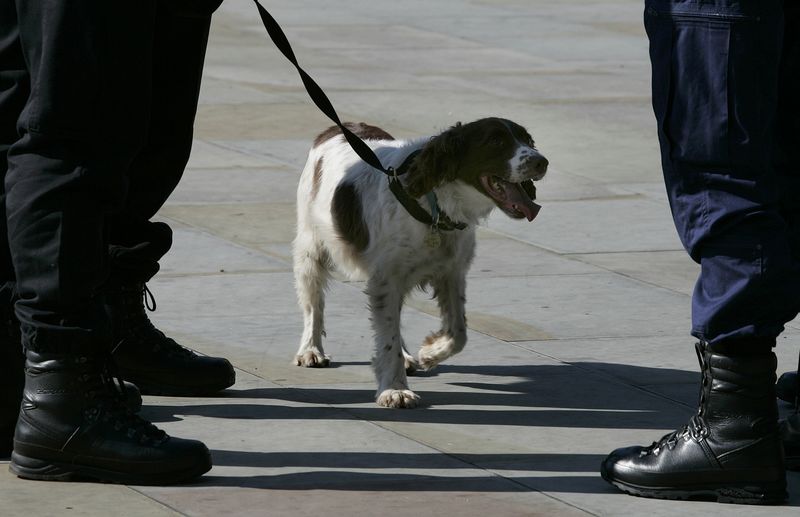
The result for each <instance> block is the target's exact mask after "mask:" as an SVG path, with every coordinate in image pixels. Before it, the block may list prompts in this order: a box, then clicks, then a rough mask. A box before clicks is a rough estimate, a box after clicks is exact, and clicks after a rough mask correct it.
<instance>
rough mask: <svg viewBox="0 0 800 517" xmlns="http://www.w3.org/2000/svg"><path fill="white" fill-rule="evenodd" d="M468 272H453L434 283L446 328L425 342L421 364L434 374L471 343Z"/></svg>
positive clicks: (421, 352)
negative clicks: (467, 307) (465, 312)
mask: <svg viewBox="0 0 800 517" xmlns="http://www.w3.org/2000/svg"><path fill="white" fill-rule="evenodd" d="M465 277H466V271H458V272H452V273H450V274H446V275H443V276H440V277H439V278H437V279H435V280H434V281H432V282H431V283H432V285H433V288H434V296H435V297H436V301H437V302H438V304H439V310H440V311H441V316H442V328H441V330H439V331H438V332H434V333H432V334H431V335H429V336H428V337H427V338H425V342H424V343H422V348H420V350H419V364H420V366H421V367H422V368H425V369H426V370H430V369H431V368H433V367H434V366H436V365H437V364H439V363H441V362H442V361H444V360H445V359H447V358H448V357H450V356H452V355H455V354H457V353H458V352H460V351H461V350H463V348H464V345H466V343H467V319H466V316H465V314H464V303H465V302H466V278H465Z"/></svg>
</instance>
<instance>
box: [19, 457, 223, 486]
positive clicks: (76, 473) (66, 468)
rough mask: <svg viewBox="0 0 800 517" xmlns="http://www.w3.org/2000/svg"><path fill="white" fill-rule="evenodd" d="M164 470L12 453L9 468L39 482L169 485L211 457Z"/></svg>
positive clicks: (200, 470)
mask: <svg viewBox="0 0 800 517" xmlns="http://www.w3.org/2000/svg"><path fill="white" fill-rule="evenodd" d="M167 467H168V465H165V466H164V468H163V469H161V470H159V471H157V472H153V473H150V474H139V473H131V472H120V471H115V470H108V469H102V468H99V467H93V466H87V465H76V464H69V463H61V462H56V461H48V460H38V459H36V458H29V457H26V456H22V455H20V454H17V453H16V452H12V453H11V463H10V464H9V466H8V470H9V471H11V473H13V474H15V475H17V476H19V477H21V478H24V479H34V480H38V481H85V480H93V481H100V482H104V483H118V484H123V485H172V484H176V483H183V482H186V481H191V480H193V479H196V478H198V477H200V476H202V475H203V474H205V473H206V472H208V471H209V470H211V457H210V456H209V457H208V458H207V459H206V462H204V463H202V464H198V465H193V466H192V467H188V468H185V469H181V470H172V471H169V470H167Z"/></svg>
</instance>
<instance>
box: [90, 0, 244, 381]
mask: <svg viewBox="0 0 800 517" xmlns="http://www.w3.org/2000/svg"><path fill="white" fill-rule="evenodd" d="M219 3H221V0H206V1H205V2H186V1H180V0H165V1H162V2H159V4H158V12H157V17H156V26H155V39H154V45H155V48H156V51H155V54H154V60H153V83H154V85H155V87H154V90H153V98H152V103H153V112H152V116H151V119H150V124H149V134H148V139H147V142H146V144H145V146H144V148H143V149H142V150H141V151H140V152H139V154H138V155H137V156H136V158H135V159H134V161H133V163H132V165H131V168H130V172H129V189H128V198H127V200H126V203H125V206H124V208H123V210H122V211H120V212H119V213H116V214H114V215H113V216H112V217H111V218H110V219H109V241H110V248H109V258H110V271H111V276H110V278H109V281H108V283H107V284H106V286H105V287H104V294H105V297H106V302H107V307H108V309H109V312H110V313H111V315H112V318H113V320H114V343H115V347H114V358H115V360H116V362H117V365H118V367H119V370H120V373H121V374H122V376H123V377H124V378H125V379H127V380H130V381H131V382H134V383H135V384H136V385H137V386H139V388H140V389H141V390H142V391H143V392H144V393H148V394H161V395H200V394H209V393H214V392H217V391H219V390H222V389H225V388H227V387H228V386H231V385H232V384H233V383H234V381H235V373H234V370H233V367H232V366H231V364H230V363H229V362H228V361H227V360H226V359H222V358H216V357H206V356H201V355H198V354H195V353H194V352H192V351H191V350H188V349H186V348H184V347H182V346H180V345H178V344H177V343H176V342H175V341H174V340H172V339H170V338H169V337H167V336H165V335H164V334H163V333H162V332H161V331H159V330H158V329H157V328H155V327H154V326H153V324H152V323H151V322H150V320H149V318H148V317H147V313H146V312H145V303H144V296H145V294H146V288H145V284H146V282H148V281H149V280H150V279H151V278H152V277H153V275H155V274H156V272H157V271H158V269H159V264H158V261H159V260H160V259H161V257H162V256H163V255H164V254H165V253H167V251H168V250H169V249H170V247H171V245H172V231H171V229H170V228H169V226H167V225H166V224H165V223H163V222H152V221H150V219H151V218H152V217H153V216H154V215H155V214H156V212H157V211H158V210H159V209H160V208H161V206H162V205H163V204H164V202H165V201H166V200H167V198H168V197H169V195H170V194H171V193H172V191H173V190H174V189H175V187H176V185H177V184H178V181H179V180H180V178H181V176H182V174H183V171H184V168H185V167H186V163H187V161H188V159H189V153H190V151H191V147H192V133H193V125H194V118H195V113H196V111H197V101H198V96H199V94H200V79H201V76H202V71H203V62H204V59H205V50H206V44H207V42H208V32H209V26H210V23H211V13H212V12H213V11H214V9H216V7H217V6H218V5H219Z"/></svg>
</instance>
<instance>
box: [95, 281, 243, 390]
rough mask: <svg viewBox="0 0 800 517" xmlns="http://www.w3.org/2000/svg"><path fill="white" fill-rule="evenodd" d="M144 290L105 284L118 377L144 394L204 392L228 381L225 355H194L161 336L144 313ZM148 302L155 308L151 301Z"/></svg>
mask: <svg viewBox="0 0 800 517" xmlns="http://www.w3.org/2000/svg"><path fill="white" fill-rule="evenodd" d="M147 295H150V291H149V290H148V289H147V287H146V286H145V285H144V284H141V283H137V284H132V285H124V286H121V287H116V288H109V289H107V290H106V291H105V298H106V306H107V307H108V310H109V312H110V313H111V319H112V322H113V325H114V343H115V344H114V346H113V348H112V353H113V357H114V360H115V362H116V363H117V366H118V368H119V372H120V374H121V375H122V378H123V379H126V380H128V381H131V382H133V383H134V384H136V386H138V387H139V389H140V390H141V392H142V393H145V394H148V395H176V396H200V395H210V394H214V393H216V392H218V391H221V390H224V389H225V388H227V387H229V386H231V385H233V383H234V382H236V373H235V372H234V370H233V366H231V363H230V362H228V360H227V359H224V358H221V357H208V356H202V355H199V354H196V353H195V352H193V351H192V350H189V349H188V348H185V347H182V346H181V345H179V344H178V343H176V342H175V341H174V340H173V339H171V338H169V337H167V336H165V335H164V333H163V332H161V331H160V330H158V329H157V328H156V327H155V326H153V324H152V323H151V322H150V318H148V317H147V312H146V311H145V301H146V296H147ZM150 300H151V301H152V302H153V303H152V305H150V306H149V308H150V309H151V310H155V301H154V300H153V298H152V295H150Z"/></svg>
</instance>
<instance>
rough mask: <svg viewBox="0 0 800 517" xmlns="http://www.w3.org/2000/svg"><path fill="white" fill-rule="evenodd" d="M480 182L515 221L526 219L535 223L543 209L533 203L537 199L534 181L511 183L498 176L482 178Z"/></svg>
mask: <svg viewBox="0 0 800 517" xmlns="http://www.w3.org/2000/svg"><path fill="white" fill-rule="evenodd" d="M480 180H481V185H482V186H483V190H484V191H486V193H487V194H488V195H489V197H491V198H492V199H494V201H495V203H497V206H498V207H500V209H501V210H502V211H503V212H505V213H506V215H508V216H509V217H512V218H514V219H522V218H523V217H525V218H527V219H528V221H533V219H534V218H535V217H536V215H537V214H538V213H539V210H541V208H542V207H540V206H539V205H537V204H536V203H534V202H533V200H534V199H536V187H534V186H533V180H525V181H523V182H520V183H511V182H510V181H506V180H504V179H502V178H499V177H497V176H481V177H480Z"/></svg>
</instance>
